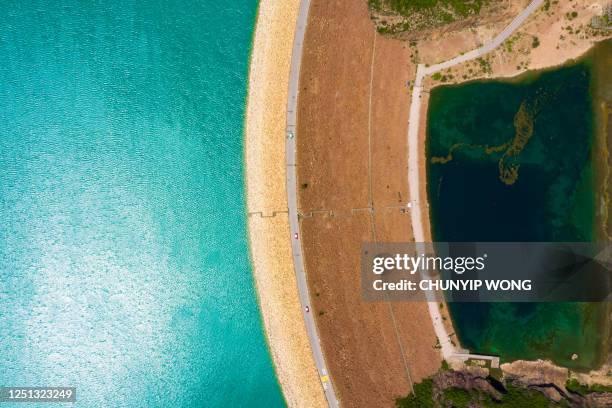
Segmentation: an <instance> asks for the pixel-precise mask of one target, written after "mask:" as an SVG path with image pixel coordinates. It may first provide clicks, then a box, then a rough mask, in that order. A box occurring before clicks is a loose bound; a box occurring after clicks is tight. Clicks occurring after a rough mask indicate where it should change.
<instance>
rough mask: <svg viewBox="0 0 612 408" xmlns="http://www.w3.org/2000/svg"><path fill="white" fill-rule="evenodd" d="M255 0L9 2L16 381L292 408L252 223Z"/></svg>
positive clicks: (10, 256)
mask: <svg viewBox="0 0 612 408" xmlns="http://www.w3.org/2000/svg"><path fill="white" fill-rule="evenodd" d="M256 6H257V4H256V1H255V0H244V1H239V2H235V1H206V0H200V1H195V0H194V1H189V0H182V1H163V2H151V1H139V2H136V1H129V0H128V1H95V2H89V1H88V2H83V1H49V0H45V1H5V2H2V4H1V5H0V215H1V227H0V385H18V386H27V385H29V386H35V385H53V386H75V387H77V396H78V397H77V398H78V403H77V404H76V406H79V407H162V406H163V407H170V406H172V407H203V406H206V407H234V406H250V407H253V406H255V407H258V406H261V407H270V406H282V405H284V402H283V399H282V396H281V393H280V390H279V387H278V383H277V381H276V378H275V376H274V372H273V368H272V364H271V361H270V356H269V354H268V351H267V347H266V344H265V341H264V336H263V333H262V328H261V320H260V317H259V312H258V309H257V302H256V296H255V292H254V287H253V283H252V276H251V270H250V266H249V259H248V248H247V241H246V226H245V222H246V221H245V216H244V199H245V197H244V192H243V168H242V123H243V114H244V103H245V95H246V85H247V68H248V56H249V48H250V41H251V36H252V30H253V26H254V19H255V12H256Z"/></svg>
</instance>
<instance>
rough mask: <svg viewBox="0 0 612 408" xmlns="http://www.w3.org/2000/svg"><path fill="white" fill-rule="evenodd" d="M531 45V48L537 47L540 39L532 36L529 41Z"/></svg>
mask: <svg viewBox="0 0 612 408" xmlns="http://www.w3.org/2000/svg"><path fill="white" fill-rule="evenodd" d="M531 46H532V47H533V48H538V47H539V46H540V39H539V38H538V37H535V36H534V37H533V41H532V42H531Z"/></svg>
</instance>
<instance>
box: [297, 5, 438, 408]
mask: <svg viewBox="0 0 612 408" xmlns="http://www.w3.org/2000/svg"><path fill="white" fill-rule="evenodd" d="M409 54H410V50H409V49H408V48H406V45H405V44H404V43H402V42H399V41H396V40H391V39H386V38H383V37H380V36H378V35H377V34H375V30H374V26H373V24H372V23H371V21H370V19H369V15H368V10H367V5H366V2H365V1H363V0H343V1H339V0H334V1H332V0H313V2H312V4H311V9H310V16H309V22H308V29H307V32H306V38H305V45H304V56H303V59H302V67H301V79H300V88H301V91H300V99H299V106H298V109H299V112H298V135H299V138H298V163H297V165H298V179H299V180H298V183H299V184H300V186H301V187H300V189H299V205H300V212H301V213H303V214H305V215H306V216H304V217H302V218H301V232H302V238H301V240H302V246H303V250H304V256H305V263H306V271H307V275H308V281H309V285H310V288H311V296H312V306H313V307H312V312H313V313H314V314H315V315H316V316H317V325H318V328H319V333H320V336H321V342H322V347H323V351H324V354H325V357H326V360H327V364H328V366H329V370H330V374H331V377H332V381H333V384H334V387H335V388H336V391H337V393H338V396H339V399H340V400H341V403H342V405H343V406H347V407H382V406H393V404H394V399H395V398H396V397H398V396H403V395H406V394H407V393H408V392H410V389H411V383H412V382H413V381H414V382H418V381H420V380H421V379H422V378H423V377H425V376H428V375H430V374H432V373H434V372H435V371H436V370H437V369H438V368H439V367H440V364H441V358H440V354H439V351H438V350H437V349H435V348H434V345H435V343H436V337H435V334H434V331H433V327H432V325H431V322H430V318H429V314H428V311H427V306H426V304H424V303H385V302H375V303H369V302H365V301H364V300H362V297H361V289H360V285H361V283H360V252H361V246H362V244H363V243H365V242H372V241H374V240H378V241H389V242H408V241H411V240H412V232H411V227H410V218H409V217H410V214H409V213H408V212H402V211H400V209H399V208H398V206H405V205H406V202H407V199H408V184H407V144H406V143H407V136H406V134H407V125H408V123H407V120H408V108H409V92H410V90H409V88H408V87H407V86H406V82H407V81H408V80H410V79H413V76H414V72H415V67H414V66H413V65H412V64H411V63H410V57H409ZM373 55H374V60H373V63H372V56H373ZM370 90H371V92H370ZM370 96H371V97H370ZM370 112H371V114H370ZM306 185H307V186H306ZM370 204H372V207H373V208H374V211H369V210H367V209H365V208H367V207H369V206H370ZM353 209H360V210H356V211H355V210H353ZM319 210H326V211H332V213H333V215H330V214H329V212H327V213H314V215H312V216H309V215H310V213H311V212H312V211H319ZM402 354H403V356H402ZM404 359H405V361H406V364H404Z"/></svg>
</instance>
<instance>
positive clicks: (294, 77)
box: [285, 0, 338, 408]
mask: <svg viewBox="0 0 612 408" xmlns="http://www.w3.org/2000/svg"><path fill="white" fill-rule="evenodd" d="M309 8H310V0H301V2H300V10H299V12H298V18H297V27H296V29H295V38H294V40H293V52H292V57H291V71H290V73H289V95H288V101H287V141H286V144H285V161H286V165H287V200H288V207H289V228H290V230H291V238H290V239H291V250H292V252H293V265H294V267H295V275H296V278H297V285H298V291H299V296H300V303H301V305H302V312H303V313H304V323H305V324H306V331H307V333H308V339H309V341H310V347H311V348H312V354H313V357H314V360H315V365H316V367H317V371H318V372H319V378H320V379H321V384H322V386H323V390H324V392H325V398H326V399H327V404H328V406H330V407H332V408H336V407H338V399H337V398H336V393H335V391H334V387H333V386H332V384H331V380H330V378H329V373H328V371H327V367H326V366H325V359H324V358H323V353H322V352H321V344H320V341H319V335H318V333H317V326H316V325H315V321H314V318H313V316H312V312H311V311H310V295H309V293H308V283H307V282H306V274H305V272H304V257H303V256H302V246H301V244H300V240H299V238H300V224H299V220H298V211H297V192H296V186H297V176H296V168H295V153H296V137H297V133H296V130H297V129H296V123H297V98H298V93H299V88H298V85H299V80H300V65H301V62H302V45H303V42H304V33H305V31H306V23H307V20H308V10H309ZM307 307H308V311H307Z"/></svg>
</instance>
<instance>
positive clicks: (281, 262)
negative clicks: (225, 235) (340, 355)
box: [244, 0, 327, 407]
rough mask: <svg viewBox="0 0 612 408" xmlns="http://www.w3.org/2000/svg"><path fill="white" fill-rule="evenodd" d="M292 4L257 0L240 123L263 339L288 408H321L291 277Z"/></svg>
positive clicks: (294, 3) (294, 16)
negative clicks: (289, 131) (288, 136)
mask: <svg viewBox="0 0 612 408" xmlns="http://www.w3.org/2000/svg"><path fill="white" fill-rule="evenodd" d="M299 6H300V1H299V0H287V1H283V2H277V1H274V0H261V1H260V4H259V8H258V13H257V22H256V26H255V34H254V37H253V44H252V51H251V61H250V68H249V84H248V98H247V109H246V117H245V142H244V159H245V166H246V171H245V179H246V197H247V213H248V221H247V223H248V234H249V243H250V255H251V261H252V265H253V276H254V280H255V286H256V289H257V296H258V301H259V307H260V311H261V315H262V320H263V323H264V329H265V332H266V339H267V341H268V346H269V349H270V354H271V356H272V360H273V363H274V368H275V371H276V375H277V378H278V381H279V383H280V385H281V388H282V391H283V395H284V397H285V401H286V402H287V405H288V406H290V407H324V406H326V405H327V404H326V402H325V396H324V394H323V388H322V386H321V382H320V381H319V376H318V373H317V369H316V367H315V363H314V359H313V355H312V351H311V348H310V345H309V343H308V336H307V332H306V327H305V324H304V319H303V317H302V308H301V306H300V301H299V296H298V290H297V281H296V276H295V272H294V266H293V259H292V252H291V251H292V250H291V240H290V239H291V238H290V232H289V231H290V230H289V215H288V204H287V190H286V179H285V177H286V169H285V120H286V114H287V106H286V105H287V96H288V88H287V84H288V83H289V71H290V65H291V56H292V48H293V38H294V35H295V28H296V21H297V16H298V10H299Z"/></svg>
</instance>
